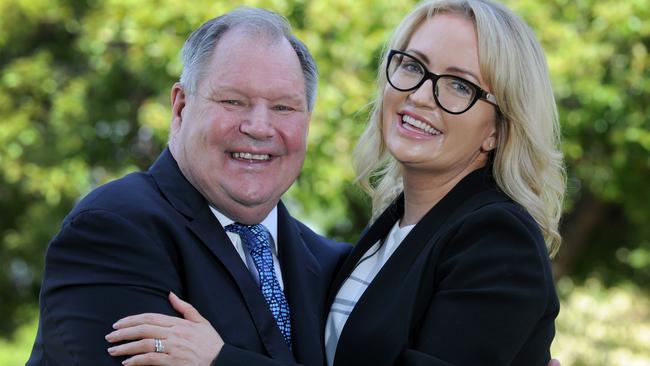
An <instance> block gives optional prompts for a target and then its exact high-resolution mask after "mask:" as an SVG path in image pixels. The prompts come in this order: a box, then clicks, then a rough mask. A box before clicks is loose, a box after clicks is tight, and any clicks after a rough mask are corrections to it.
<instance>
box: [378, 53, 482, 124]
mask: <svg viewBox="0 0 650 366" xmlns="http://www.w3.org/2000/svg"><path fill="white" fill-rule="evenodd" d="M387 74H388V82H389V83H390V84H391V85H392V86H393V87H394V88H395V89H397V90H400V91H410V90H414V89H416V88H418V87H420V86H421V85H422V84H423V83H424V79H425V78H427V77H430V76H429V72H428V70H427V69H426V68H425V67H424V65H422V63H421V62H420V61H418V60H417V59H415V58H414V57H411V56H408V55H406V54H403V53H394V54H393V55H392V57H391V58H390V60H389V64H388V73H387ZM430 78H431V79H432V82H433V90H434V93H435V97H436V100H437V102H438V104H439V105H440V106H441V107H442V108H443V109H445V110H447V111H449V112H452V113H459V112H464V111H465V110H466V109H467V108H468V107H469V106H470V104H471V103H472V102H473V101H474V98H475V95H476V93H477V90H476V88H475V87H474V86H473V85H472V84H469V83H468V82H467V81H465V80H464V79H462V78H459V77H455V76H451V75H443V76H440V77H437V78H436V77H435V76H434V77H430Z"/></svg>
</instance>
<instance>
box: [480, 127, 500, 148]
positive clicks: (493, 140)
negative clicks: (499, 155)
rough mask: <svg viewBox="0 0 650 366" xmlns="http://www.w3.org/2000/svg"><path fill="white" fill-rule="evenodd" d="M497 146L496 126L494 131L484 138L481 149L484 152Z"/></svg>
mask: <svg viewBox="0 0 650 366" xmlns="http://www.w3.org/2000/svg"><path fill="white" fill-rule="evenodd" d="M496 147H497V131H496V128H495V129H494V130H492V133H490V135H489V136H488V137H487V138H485V140H483V143H482V144H481V151H482V152H490V151H492V150H494V149H495V148H496Z"/></svg>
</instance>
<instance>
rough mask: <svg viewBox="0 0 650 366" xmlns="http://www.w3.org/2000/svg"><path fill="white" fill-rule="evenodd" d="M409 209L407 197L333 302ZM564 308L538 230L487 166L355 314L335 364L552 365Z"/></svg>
mask: <svg viewBox="0 0 650 366" xmlns="http://www.w3.org/2000/svg"><path fill="white" fill-rule="evenodd" d="M403 213H404V197H403V196H400V197H399V198H398V199H397V200H396V202H395V203H394V204H393V205H391V206H390V207H389V208H388V209H387V210H386V211H385V212H384V213H383V214H382V215H381V216H380V217H379V218H378V219H377V220H376V221H375V222H374V223H373V224H372V225H371V226H370V227H369V228H368V229H367V230H366V231H365V233H364V234H363V235H362V237H361V239H360V240H359V242H358V244H357V245H356V246H355V247H354V249H353V250H352V254H351V255H350V257H349V258H348V259H347V261H346V262H345V263H344V265H343V267H342V268H341V271H340V272H339V274H338V275H337V277H336V279H335V280H334V283H333V286H332V287H333V288H332V292H331V294H330V299H329V301H328V302H329V303H330V304H331V303H332V301H333V298H334V296H335V294H336V293H337V292H338V290H339V288H340V286H341V284H342V283H343V281H344V280H345V279H346V278H347V277H348V276H349V275H350V273H351V272H352V270H353V269H354V267H355V265H356V263H357V262H358V261H359V259H360V258H361V257H362V256H363V254H364V253H366V251H367V250H368V249H369V248H370V247H371V246H372V245H373V244H375V243H376V242H377V241H378V240H380V239H382V238H385V237H386V236H387V235H388V232H389V231H390V229H391V228H392V227H393V225H394V224H395V222H396V221H397V220H399V219H400V218H401V217H402V215H403ZM558 311H559V302H558V298H557V295H556V293H555V287H554V284H553V278H552V275H551V267H550V261H549V257H548V253H547V250H546V247H545V244H544V239H543V237H542V234H541V232H540V230H539V227H538V225H537V224H536V223H535V221H534V220H533V218H532V217H531V216H530V215H529V214H528V213H527V212H526V211H525V210H524V209H523V208H522V207H521V206H519V205H518V204H516V203H515V202H513V201H512V200H511V199H509V198H508V197H507V196H506V195H505V194H503V193H502V192H500V191H499V190H498V189H497V187H496V184H495V183H494V180H493V179H492V178H491V177H490V175H489V173H488V170H487V169H479V170H477V171H475V172H472V173H470V174H469V175H468V176H467V177H465V178H464V179H463V180H462V181H461V182H459V183H458V184H457V185H456V187H454V188H453V189H452V190H451V191H450V192H449V193H448V194H447V195H446V196H445V197H444V198H443V199H442V200H441V201H440V202H438V203H437V204H436V205H435V206H434V207H433V208H432V209H431V210H430V211H429V212H428V213H427V214H426V215H425V216H424V217H423V218H422V219H421V220H420V222H418V224H417V225H416V226H415V227H414V228H413V229H412V230H411V232H410V233H409V235H408V236H407V237H406V238H404V240H403V241H402V243H401V244H400V246H399V247H398V248H397V249H396V250H395V252H394V253H393V255H392V256H391V257H390V258H389V260H388V262H386V264H385V265H384V267H383V268H382V269H381V270H380V271H379V273H378V274H377V276H376V277H375V278H374V280H373V281H372V282H371V284H370V285H369V286H368V288H367V289H366V291H365V292H364V294H363V295H362V296H361V298H360V299H359V301H358V302H357V304H356V306H355V308H354V309H353V311H352V312H351V313H350V315H349V318H348V320H347V322H346V324H345V326H344V328H343V331H342V333H341V336H340V338H339V341H338V347H337V350H336V355H335V359H334V366H348V365H349V366H352V365H373V366H384V365H386V366H388V365H409V366H416V365H417V366H424V365H427V366H449V365H456V366H475V365H490V366H499V365H520V366H545V365H546V364H547V363H548V361H549V360H550V352H549V347H550V345H551V341H552V339H553V336H554V333H555V328H554V319H555V317H556V316H557V314H558Z"/></svg>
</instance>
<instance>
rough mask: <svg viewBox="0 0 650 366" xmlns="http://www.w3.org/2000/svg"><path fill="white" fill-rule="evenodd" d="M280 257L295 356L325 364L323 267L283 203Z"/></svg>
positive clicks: (299, 358)
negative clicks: (322, 320) (308, 246)
mask: <svg viewBox="0 0 650 366" xmlns="http://www.w3.org/2000/svg"><path fill="white" fill-rule="evenodd" d="M278 258H279V260H280V264H281V268H282V278H283V280H284V293H285V294H286V296H287V301H288V302H289V307H290V310H291V329H292V337H291V338H292V341H293V347H294V353H295V356H296V359H297V360H298V362H300V363H303V364H309V365H318V364H322V363H323V362H324V361H323V353H322V342H321V338H320V337H317V335H319V334H320V314H319V312H321V311H322V309H323V304H322V303H318V302H319V299H322V298H323V297H322V294H320V293H319V292H318V291H320V290H321V289H319V288H318V287H317V286H314V284H316V283H318V275H319V273H320V272H321V268H320V264H319V263H318V261H317V260H316V258H315V257H314V256H313V255H312V253H311V252H310V251H309V250H308V249H307V246H306V244H305V242H304V241H303V238H302V232H301V231H300V229H299V228H298V226H297V225H296V224H295V222H294V220H293V218H291V216H289V213H288V212H287V209H286V208H285V207H284V205H283V204H282V203H279V204H278Z"/></svg>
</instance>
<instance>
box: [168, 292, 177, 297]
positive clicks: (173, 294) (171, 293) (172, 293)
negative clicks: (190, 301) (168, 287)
mask: <svg viewBox="0 0 650 366" xmlns="http://www.w3.org/2000/svg"><path fill="white" fill-rule="evenodd" d="M169 294H170V295H172V296H174V297H178V296H176V294H175V293H174V291H169Z"/></svg>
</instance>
